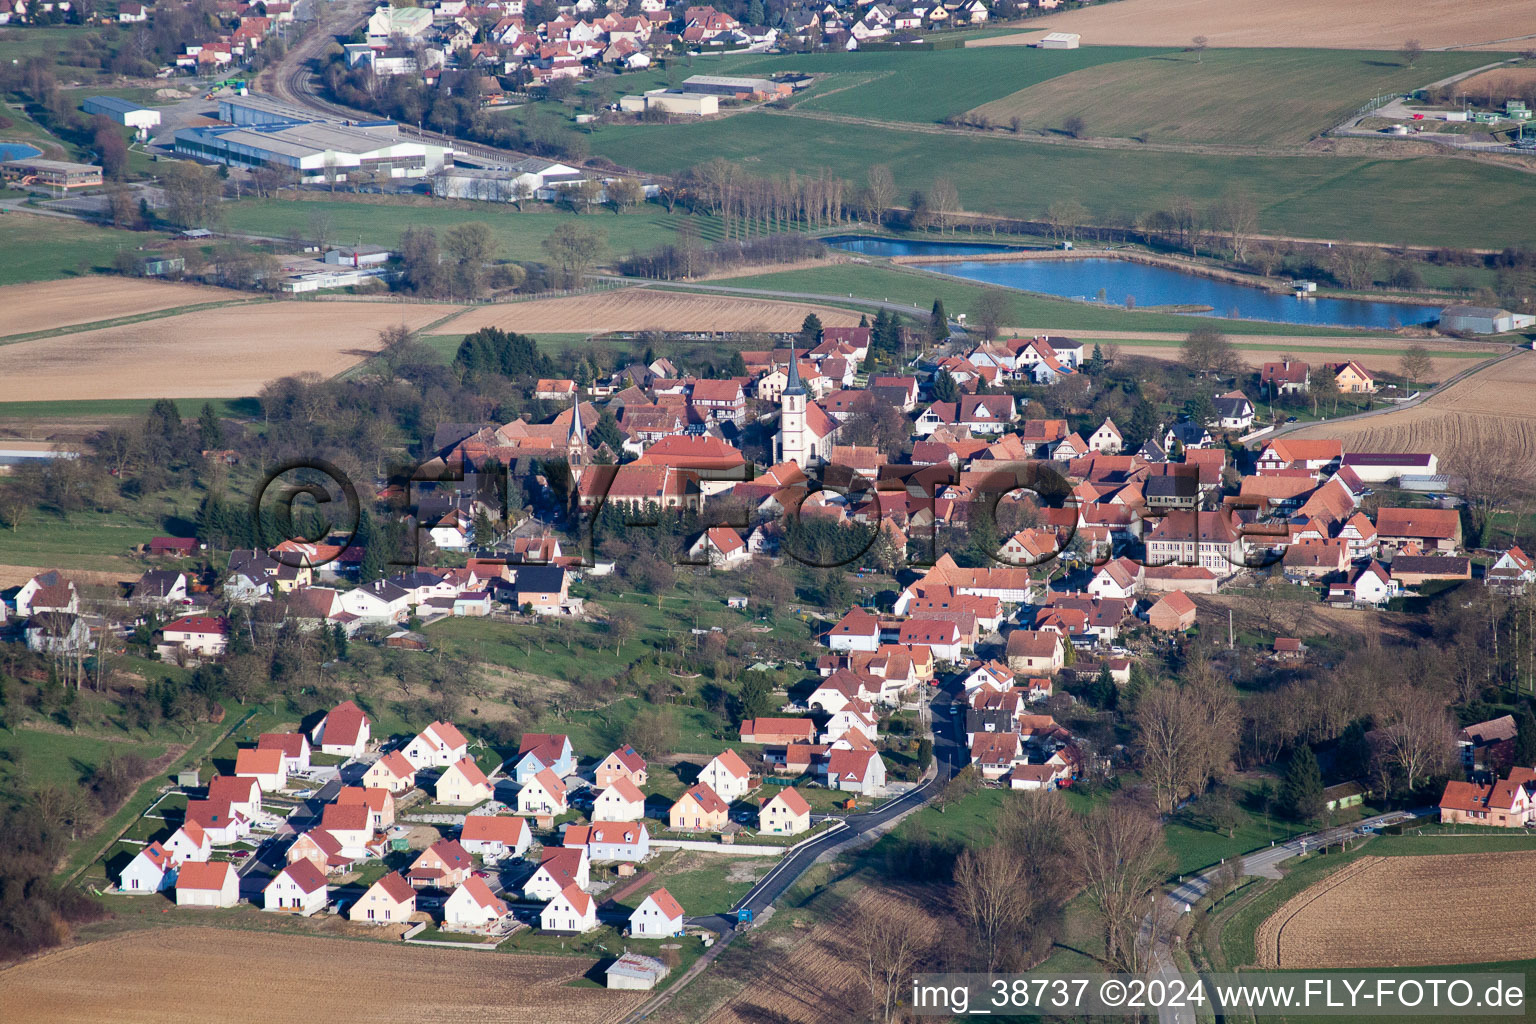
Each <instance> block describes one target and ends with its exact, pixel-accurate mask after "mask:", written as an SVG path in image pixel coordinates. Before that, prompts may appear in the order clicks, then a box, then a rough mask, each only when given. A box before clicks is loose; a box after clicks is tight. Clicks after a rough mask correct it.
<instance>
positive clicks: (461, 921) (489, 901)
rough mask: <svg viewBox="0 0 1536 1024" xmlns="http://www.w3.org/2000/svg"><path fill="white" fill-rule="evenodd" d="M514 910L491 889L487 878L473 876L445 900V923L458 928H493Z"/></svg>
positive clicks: (444, 924)
mask: <svg viewBox="0 0 1536 1024" xmlns="http://www.w3.org/2000/svg"><path fill="white" fill-rule="evenodd" d="M511 913H512V911H511V909H510V908H508V906H507V905H506V903H505V902H503V901H502V900H500V899H498V898H497V896H496V894H495V893H493V892H491V887H490V886H488V885H486V884H485V879H483V878H477V877H476V876H474V875H470V876H469V877H468V878H466V879H465V880H464V881H463V883H462V884H461V885H460V886H459V887H458V888H457V889H455V890H453V893H452V894H451V895H450V896H449V897H448V898H447V899H446V900H444V901H443V926H444V927H445V928H450V929H454V930H470V931H491V930H493V929H495V928H496V927H497V926H498V925H501V924H502V923H504V922H505V921H507V920H508V918H509V916H510V915H511Z"/></svg>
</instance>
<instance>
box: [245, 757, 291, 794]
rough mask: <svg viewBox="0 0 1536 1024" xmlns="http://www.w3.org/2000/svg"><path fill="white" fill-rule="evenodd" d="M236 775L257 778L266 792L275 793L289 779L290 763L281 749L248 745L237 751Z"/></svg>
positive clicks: (257, 781)
mask: <svg viewBox="0 0 1536 1024" xmlns="http://www.w3.org/2000/svg"><path fill="white" fill-rule="evenodd" d="M235 775H237V776H242V777H249V778H252V779H255V780H256V783H257V784H258V785H259V786H261V788H262V791H263V792H266V793H275V792H277V791H278V790H280V789H282V788H283V785H284V783H286V782H287V781H288V765H287V762H286V761H284V759H283V752H282V751H281V750H270V749H269V750H262V749H261V748H260V747H246V748H245V749H244V750H238V751H236V752H235Z"/></svg>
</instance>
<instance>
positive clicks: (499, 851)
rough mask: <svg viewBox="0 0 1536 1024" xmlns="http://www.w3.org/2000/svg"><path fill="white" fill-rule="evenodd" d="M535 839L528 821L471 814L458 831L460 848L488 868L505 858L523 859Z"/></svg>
mask: <svg viewBox="0 0 1536 1024" xmlns="http://www.w3.org/2000/svg"><path fill="white" fill-rule="evenodd" d="M532 839H533V833H532V832H531V831H530V830H529V828H528V822H527V820H526V819H524V818H516V817H513V816H511V815H505V814H497V815H491V814H469V815H466V816H465V817H464V824H463V825H462V826H460V828H459V844H460V845H461V846H463V847H464V849H466V850H468V851H469V852H470V853H477V854H479V855H480V856H481V857H482V858H483V859H484V860H485V862H486V863H488V864H489V863H491V862H493V861H498V860H501V859H502V858H503V857H521V856H522V855H523V853H524V852H525V851H526V850H527V849H528V844H529V843H530V842H531V841H532Z"/></svg>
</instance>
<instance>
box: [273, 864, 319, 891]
mask: <svg viewBox="0 0 1536 1024" xmlns="http://www.w3.org/2000/svg"><path fill="white" fill-rule="evenodd" d="M284 875H287V876H288V878H289V880H290V881H292V882H293V884H294V885H297V886H298V887H299V891H300V892H304V893H311V892H318V891H319V890H321V889H324V888H325V875H324V873H322V872H321V870H320V869H319V868H317V867H315V862H314V861H312V860H308V859H306V858H300V859H299V860H296V861H294V862H293V863H292V864H289V865H288V866H287V867H285V868H283V870H281V871H279V872H278V873H277V876H276V877H275V878H273V881H274V882H275V881H276V880H277V879H278V878H281V877H283V876H284ZM269 884H270V883H269Z"/></svg>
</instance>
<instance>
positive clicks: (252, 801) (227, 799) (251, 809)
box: [208, 775, 261, 818]
mask: <svg viewBox="0 0 1536 1024" xmlns="http://www.w3.org/2000/svg"><path fill="white" fill-rule="evenodd" d="M208 799H209V801H211V802H214V803H227V804H229V806H230V809H231V810H233V811H238V812H240V813H241V814H244V815H245V816H246V817H248V818H253V817H255V816H256V814H257V812H259V811H260V810H261V783H259V782H257V781H256V780H255V779H253V778H251V777H250V776H245V775H216V776H214V777H213V779H212V780H210V781H209V783H208Z"/></svg>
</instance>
